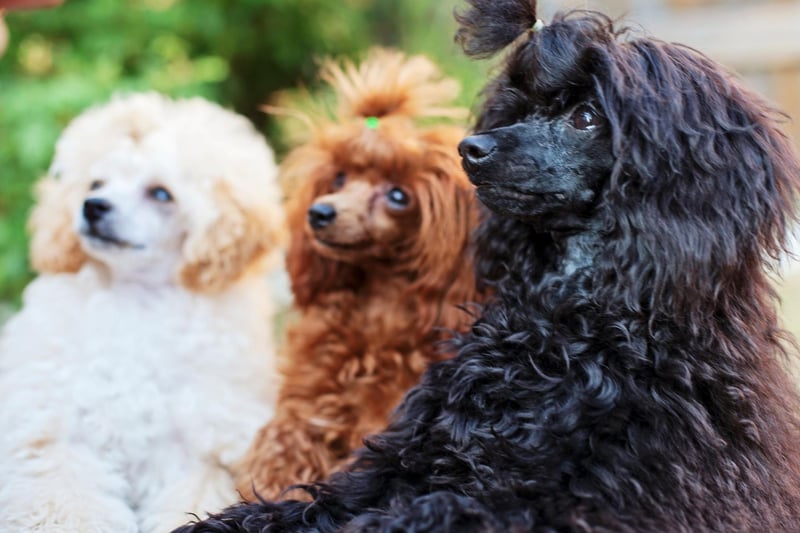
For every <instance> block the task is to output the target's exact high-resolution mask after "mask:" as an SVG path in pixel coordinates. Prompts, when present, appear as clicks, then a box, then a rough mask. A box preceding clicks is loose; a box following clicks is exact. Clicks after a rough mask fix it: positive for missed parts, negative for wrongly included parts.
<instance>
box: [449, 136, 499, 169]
mask: <svg viewBox="0 0 800 533" xmlns="http://www.w3.org/2000/svg"><path fill="white" fill-rule="evenodd" d="M495 150H497V143H496V142H495V140H494V139H492V137H491V136H489V135H470V136H469V137H467V138H466V139H464V140H463V141H461V142H460V143H458V153H459V155H461V157H462V158H463V159H464V160H465V161H467V162H468V163H472V164H478V163H481V162H482V161H484V160H485V159H486V158H488V157H489V156H490V155H492V153H494V151H495Z"/></svg>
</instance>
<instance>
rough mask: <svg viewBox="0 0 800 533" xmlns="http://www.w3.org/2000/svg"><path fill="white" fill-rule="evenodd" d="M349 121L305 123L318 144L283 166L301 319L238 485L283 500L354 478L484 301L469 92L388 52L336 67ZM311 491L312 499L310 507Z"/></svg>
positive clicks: (290, 261) (341, 116)
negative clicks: (467, 153) (463, 152)
mask: <svg viewBox="0 0 800 533" xmlns="http://www.w3.org/2000/svg"><path fill="white" fill-rule="evenodd" d="M322 78H323V79H324V80H325V81H327V82H328V83H329V84H330V86H331V87H332V88H333V91H334V93H335V95H336V99H337V103H338V111H337V112H336V113H335V116H332V117H331V116H330V114H329V113H328V114H325V113H319V114H318V116H306V120H307V122H308V125H309V127H310V130H311V136H310V138H309V139H308V140H307V141H306V142H305V143H303V144H302V145H300V146H298V147H297V148H295V149H294V150H293V151H292V152H291V153H290V154H289V156H288V157H287V159H286V160H285V161H284V163H283V165H282V167H281V168H282V178H283V181H284V182H285V183H286V188H287V189H289V190H290V191H292V192H291V197H290V200H289V205H288V207H287V213H288V216H287V219H288V225H289V228H290V231H291V241H290V246H289V250H288V253H287V270H288V273H289V276H290V279H291V286H292V289H293V293H294V296H295V298H294V302H295V314H296V315H297V320H295V321H294V322H293V323H291V325H290V327H289V332H288V335H287V345H286V346H285V348H284V349H283V350H282V354H283V357H282V360H281V362H282V364H281V368H282V374H281V375H282V384H281V388H280V392H279V396H278V402H277V405H276V415H275V417H274V418H273V419H272V420H271V421H270V422H269V423H268V424H267V425H266V426H265V427H264V428H263V429H262V430H261V431H260V432H259V434H258V436H257V438H256V440H255V442H254V443H253V446H252V448H251V450H250V451H249V453H248V455H247V456H246V458H245V459H244V460H243V461H242V463H241V467H240V469H239V470H240V475H239V483H238V486H239V490H240V492H241V493H242V494H243V495H246V496H247V497H248V498H250V499H256V494H258V496H259V497H261V498H278V497H281V496H282V493H283V491H284V490H285V489H288V488H289V487H290V486H292V485H295V484H298V483H309V482H313V481H318V480H321V479H324V478H325V477H326V476H327V475H328V474H329V473H330V472H332V471H334V470H337V469H338V468H340V467H341V466H342V465H343V464H344V463H345V462H346V460H347V459H348V457H349V455H350V452H351V451H352V450H354V449H355V448H358V447H360V446H361V445H362V440H363V438H364V436H365V435H368V434H371V433H374V432H377V431H379V430H381V429H383V427H384V426H385V425H386V421H387V419H388V417H389V413H390V412H391V410H392V409H393V408H394V407H395V406H396V404H397V403H399V401H400V400H401V399H402V397H403V395H404V393H405V392H406V391H407V390H408V389H409V388H410V387H411V386H412V385H415V384H416V383H417V382H418V381H419V376H420V375H421V374H422V372H423V371H424V370H425V368H426V367H427V366H428V364H429V363H431V362H432V361H436V360H439V359H442V358H444V357H446V356H447V353H446V352H445V351H443V350H441V349H440V347H439V345H438V344H439V341H441V340H442V339H443V338H445V337H446V336H447V335H448V332H450V331H457V330H463V329H465V328H466V327H468V326H469V323H470V322H471V319H472V318H471V316H470V315H469V314H468V313H467V312H465V311H464V310H463V309H461V308H460V306H463V305H467V304H470V303H474V302H477V301H479V300H480V294H479V292H480V291H479V290H478V289H477V288H476V286H475V277H474V275H473V274H472V268H471V267H470V265H471V264H472V253H473V252H472V248H471V245H470V242H469V239H470V234H471V232H472V230H473V229H474V227H475V225H476V224H477V218H478V210H477V202H476V201H475V198H474V194H473V192H472V188H471V186H470V184H469V181H468V180H467V178H466V175H465V174H464V171H463V170H462V168H461V164H460V159H459V157H458V154H457V150H456V147H457V145H458V142H459V141H460V140H461V139H462V138H463V135H464V130H463V129H462V128H460V127H457V126H451V125H442V124H439V125H435V126H430V127H421V126H418V125H416V124H415V122H417V121H418V119H419V118H421V117H429V118H431V117H436V116H438V115H441V116H442V118H446V117H458V116H459V114H460V110H459V109H458V108H455V107H447V106H448V104H449V102H450V100H451V99H452V98H453V97H454V96H456V94H457V91H458V86H457V84H456V83H455V82H454V81H453V80H448V79H443V78H442V77H441V75H440V74H439V72H438V69H437V68H436V67H435V66H434V65H433V64H432V63H431V62H430V61H428V60H427V59H426V58H424V57H422V56H414V57H406V56H405V55H403V54H402V53H400V52H396V51H392V50H386V49H375V50H373V51H371V53H370V54H369V55H368V56H367V58H366V60H365V61H363V63H361V64H360V65H356V64H354V63H352V62H344V63H337V62H334V61H328V62H327V63H325V64H324V66H323V68H322ZM300 496H302V495H299V494H298V497H300Z"/></svg>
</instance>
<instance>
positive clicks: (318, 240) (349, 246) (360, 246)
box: [312, 236, 372, 261]
mask: <svg viewBox="0 0 800 533" xmlns="http://www.w3.org/2000/svg"><path fill="white" fill-rule="evenodd" d="M312 242H313V246H314V249H315V250H316V251H317V253H319V254H320V255H322V256H324V257H327V258H329V259H336V260H339V261H348V260H349V261H353V260H357V259H358V258H360V257H362V256H364V255H365V254H366V253H367V251H368V250H369V249H370V248H371V247H372V243H371V242H369V241H356V242H347V241H337V240H332V239H325V238H322V237H319V236H315V237H314V238H313V241H312Z"/></svg>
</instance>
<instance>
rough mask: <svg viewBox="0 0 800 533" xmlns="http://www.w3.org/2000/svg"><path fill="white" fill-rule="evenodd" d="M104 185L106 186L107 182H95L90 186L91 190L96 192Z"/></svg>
mask: <svg viewBox="0 0 800 533" xmlns="http://www.w3.org/2000/svg"><path fill="white" fill-rule="evenodd" d="M103 185H105V182H104V181H103V180H94V181H93V182H92V183H90V184H89V190H90V191H96V190H97V189H99V188H100V187H102V186H103Z"/></svg>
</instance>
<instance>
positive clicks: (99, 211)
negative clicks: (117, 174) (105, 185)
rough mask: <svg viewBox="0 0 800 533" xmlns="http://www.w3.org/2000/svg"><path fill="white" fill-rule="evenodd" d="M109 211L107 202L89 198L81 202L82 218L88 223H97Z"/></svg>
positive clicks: (109, 206) (109, 207) (109, 204)
mask: <svg viewBox="0 0 800 533" xmlns="http://www.w3.org/2000/svg"><path fill="white" fill-rule="evenodd" d="M109 211H111V203H110V202H109V201H108V200H103V199H102V198H89V199H88V200H86V201H85V202H83V218H85V219H86V221H87V222H89V223H93V222H97V221H98V220H100V219H101V218H103V216H104V215H105V214H106V213H108V212H109Z"/></svg>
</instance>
